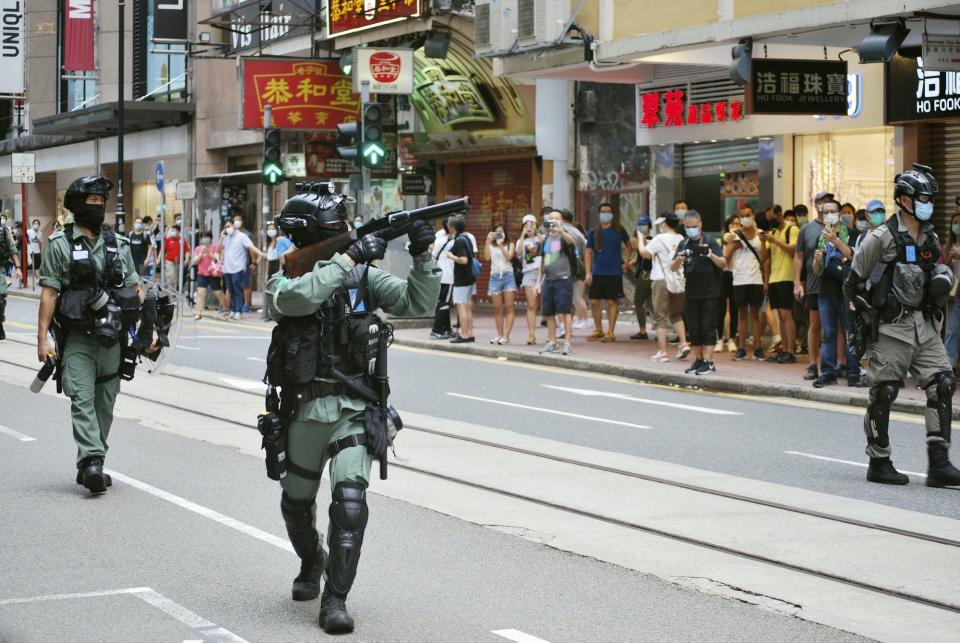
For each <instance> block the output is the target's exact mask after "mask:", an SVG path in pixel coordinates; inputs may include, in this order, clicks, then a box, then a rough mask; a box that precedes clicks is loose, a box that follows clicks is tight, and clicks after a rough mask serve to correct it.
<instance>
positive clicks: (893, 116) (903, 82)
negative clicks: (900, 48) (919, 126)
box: [884, 55, 960, 123]
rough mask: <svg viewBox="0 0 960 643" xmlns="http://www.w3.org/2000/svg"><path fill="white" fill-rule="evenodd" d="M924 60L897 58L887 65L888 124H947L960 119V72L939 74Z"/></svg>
mask: <svg viewBox="0 0 960 643" xmlns="http://www.w3.org/2000/svg"><path fill="white" fill-rule="evenodd" d="M924 62H925V61H924V59H923V58H922V57H920V58H916V59H914V58H903V57H902V56H899V55H898V56H894V57H893V60H891V61H890V62H889V63H887V67H886V70H885V71H886V74H885V81H884V85H885V87H884V95H885V96H886V101H887V102H886V122H887V123H905V122H910V121H925V120H943V119H945V118H956V117H958V116H960V72H956V71H935V70H932V69H930V68H929V67H927V66H926V65H925V64H924Z"/></svg>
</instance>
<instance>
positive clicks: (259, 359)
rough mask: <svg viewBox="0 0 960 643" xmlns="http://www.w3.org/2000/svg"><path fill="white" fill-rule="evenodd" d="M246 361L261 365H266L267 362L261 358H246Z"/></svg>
mask: <svg viewBox="0 0 960 643" xmlns="http://www.w3.org/2000/svg"><path fill="white" fill-rule="evenodd" d="M247 359H248V360H250V361H251V362H262V363H263V364H266V363H267V360H265V359H263V358H262V357H248V358H247Z"/></svg>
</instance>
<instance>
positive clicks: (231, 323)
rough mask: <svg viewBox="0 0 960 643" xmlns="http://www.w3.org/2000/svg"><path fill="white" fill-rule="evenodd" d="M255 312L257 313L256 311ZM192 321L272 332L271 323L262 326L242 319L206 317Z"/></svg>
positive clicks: (204, 324)
mask: <svg viewBox="0 0 960 643" xmlns="http://www.w3.org/2000/svg"><path fill="white" fill-rule="evenodd" d="M257 314H259V313H257ZM194 321H196V322H197V325H198V326H200V325H203V326H206V325H208V324H209V325H214V326H227V327H230V326H232V327H234V328H249V329H250V330H256V331H261V332H265V333H272V332H273V325H269V326H267V325H266V324H265V325H263V326H256V325H254V324H245V323H243V322H242V321H226V320H221V319H208V318H204V319H201V320H194ZM225 332H226V331H225ZM230 332H236V331H234V330H232V331H230Z"/></svg>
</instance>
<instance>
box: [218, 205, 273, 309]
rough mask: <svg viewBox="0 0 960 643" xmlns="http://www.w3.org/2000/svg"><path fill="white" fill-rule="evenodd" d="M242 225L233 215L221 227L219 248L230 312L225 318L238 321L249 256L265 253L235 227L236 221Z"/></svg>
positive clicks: (240, 220) (261, 255)
mask: <svg viewBox="0 0 960 643" xmlns="http://www.w3.org/2000/svg"><path fill="white" fill-rule="evenodd" d="M238 222H239V223H240V225H241V226H242V225H243V219H242V218H241V217H239V216H238V217H235V218H234V219H233V221H232V222H228V223H227V224H226V225H225V226H224V227H223V238H222V239H221V240H220V248H221V251H222V253H223V281H224V283H225V285H226V288H227V290H228V291H229V293H230V314H229V315H228V316H227V319H230V320H233V321H240V320H241V319H243V310H244V294H243V292H244V288H245V287H247V284H248V281H247V280H248V278H249V265H250V259H251V256H254V257H257V258H260V259H263V258H265V257H266V255H265V254H263V253H262V252H260V249H259V248H257V246H256V245H254V243H253V241H251V240H250V237H249V236H248V235H246V234H244V233H243V231H242V230H241V229H237V228H236V225H237V223H238Z"/></svg>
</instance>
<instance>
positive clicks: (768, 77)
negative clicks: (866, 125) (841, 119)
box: [747, 58, 848, 115]
mask: <svg viewBox="0 0 960 643" xmlns="http://www.w3.org/2000/svg"><path fill="white" fill-rule="evenodd" d="M747 101H748V106H747V110H748V111H749V112H750V113H751V114H824V115H828V114H841V115H842V114H846V113H847V109H848V104H847V63H846V61H843V60H779V59H773V58H754V60H753V76H752V82H751V87H750V91H749V92H747Z"/></svg>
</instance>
